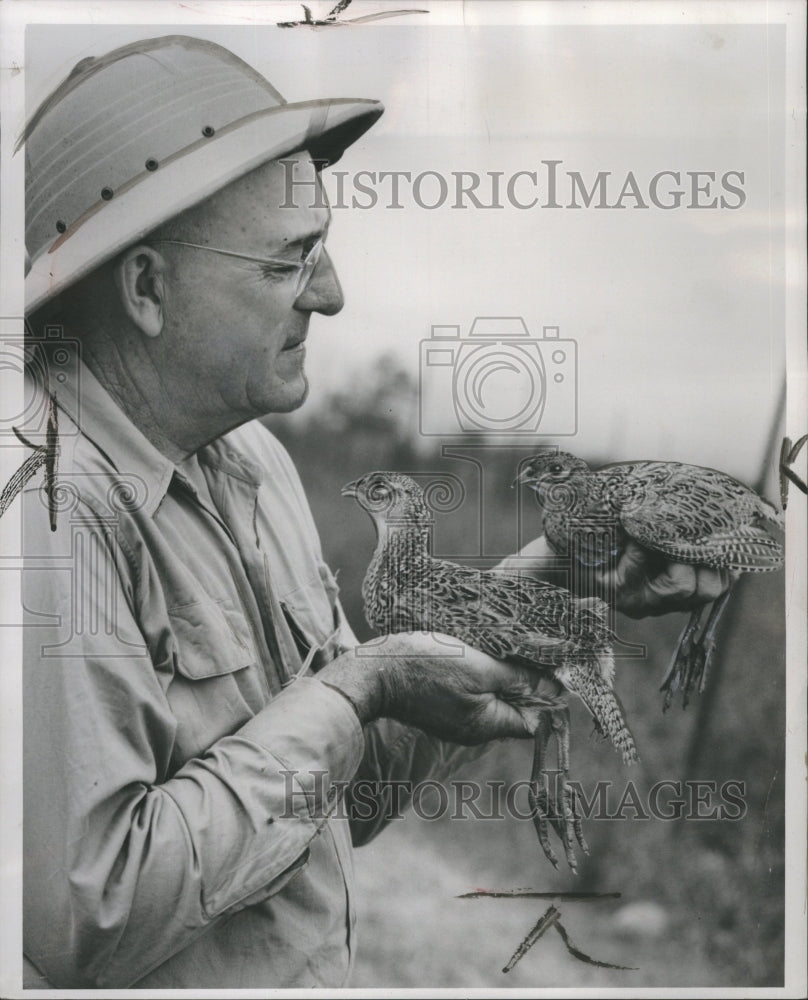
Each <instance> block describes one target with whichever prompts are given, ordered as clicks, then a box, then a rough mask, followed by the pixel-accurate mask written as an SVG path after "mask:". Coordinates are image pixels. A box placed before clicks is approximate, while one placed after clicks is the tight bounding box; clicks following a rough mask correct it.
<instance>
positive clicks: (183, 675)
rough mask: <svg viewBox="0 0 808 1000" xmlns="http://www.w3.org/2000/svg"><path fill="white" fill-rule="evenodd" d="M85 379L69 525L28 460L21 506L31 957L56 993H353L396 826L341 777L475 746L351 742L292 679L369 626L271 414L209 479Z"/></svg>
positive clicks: (71, 452) (227, 441) (314, 690)
mask: <svg viewBox="0 0 808 1000" xmlns="http://www.w3.org/2000/svg"><path fill="white" fill-rule="evenodd" d="M80 386H81V391H80V392H79V391H78V390H77V388H76V384H75V382H74V381H73V380H72V379H68V380H67V382H66V383H65V384H64V385H60V386H59V387H58V404H59V409H60V412H59V444H60V457H59V470H58V486H59V491H58V496H57V499H58V514H57V530H56V531H55V532H51V530H50V527H49V523H48V510H47V504H46V502H45V501H44V498H43V494H42V491H41V489H40V486H41V478H40V477H39V476H37V477H36V478H35V479H34V480H32V481H31V482H30V483H29V485H28V487H27V489H26V491H25V494H24V496H23V503H24V514H23V520H24V542H23V544H24V549H23V551H24V554H25V559H26V562H25V572H24V574H23V577H24V580H23V593H24V605H25V615H26V617H25V624H26V628H25V632H24V686H25V687H24V744H25V757H24V795H25V802H24V841H25V872H24V900H25V903H24V948H25V953H26V956H27V958H28V959H29V960H30V961H31V962H33V964H34V965H35V966H36V967H37V969H38V970H39V971H40V972H41V973H42V974H44V975H45V976H46V977H47V978H48V979H49V981H50V982H51V983H53V984H54V985H57V986H65V987H71V986H72V987H106V988H111V987H127V986H131V985H135V984H137V985H138V986H143V987H147V986H148V987H160V988H171V987H209V988H215V987H220V988H224V987H229V988H237V987H263V988H272V987H292V986H294V987H307V986H323V987H339V986H343V985H345V983H346V982H347V979H348V976H349V972H350V968H351V963H352V959H353V954H354V950H355V913H354V909H353V905H352V891H353V872H352V839H353V841H354V843H362V842H364V841H366V840H368V839H370V837H372V836H373V835H375V833H376V832H377V831H378V830H379V829H380V828H381V826H382V825H383V816H382V815H380V814H379V815H375V816H374V817H373V818H371V819H369V820H367V821H366V822H364V823H363V822H361V821H359V820H353V819H352V820H351V821H350V822H349V820H348V819H346V818H343V817H342V816H340V815H336V814H334V810H335V808H336V806H337V804H338V801H339V797H338V796H334V795H333V789H331V788H330V783H331V782H332V781H335V780H336V781H351V780H352V779H353V780H356V779H357V778H367V779H371V780H384V779H391V780H398V779H402V778H411V779H412V780H414V781H417V780H419V779H421V778H423V777H426V776H430V775H436V774H440V773H447V772H448V770H449V768H450V767H451V764H452V762H453V761H454V760H455V759H456V758H458V757H459V756H461V755H462V756H468V751H467V750H466V749H465V748H457V747H453V746H451V745H449V744H443V743H440V742H439V741H437V740H434V739H432V738H430V737H427V736H426V735H424V734H423V733H421V732H419V731H418V730H414V729H408V728H406V727H404V726H401V725H399V724H397V723H395V722H392V721H391V720H382V721H380V722H378V723H375V724H374V725H372V726H369V727H366V729H365V732H364V733H363V730H362V727H361V726H360V724H359V720H358V718H357V716H356V714H355V712H354V710H353V708H352V707H351V705H350V703H349V702H348V701H347V700H346V699H345V698H344V697H343V696H342V695H341V694H339V693H338V692H337V691H335V690H333V689H332V688H330V687H328V686H326V685H324V684H322V683H321V682H319V681H318V680H317V679H316V676H312V675H311V673H310V672H309V673H308V675H306V676H299V675H300V674H302V673H305V672H306V670H305V668H307V667H309V666H310V667H311V669H317V668H318V667H319V666H321V665H322V664H323V663H325V662H328V660H330V659H332V658H333V657H334V656H335V655H337V654H338V653H339V652H340V651H341V650H342V649H344V648H346V647H347V646H348V645H350V644H351V643H352V642H354V641H355V640H354V638H353V636H352V634H351V632H350V629H349V628H348V627H347V625H346V623H345V621H344V618H343V617H342V613H341V609H340V605H339V601H338V597H337V586H336V583H335V580H334V577H333V575H332V574H331V572H330V570H329V569H328V567H327V566H326V565H325V563H324V561H323V558H322V554H321V550H320V544H319V540H318V537H317V532H316V529H315V526H314V522H313V520H312V517H311V513H310V511H309V508H308V504H307V502H306V499H305V496H304V493H303V490H302V487H301V484H300V482H299V479H298V476H297V474H296V471H295V469H294V467H293V465H292V462H291V460H290V459H289V457H288V455H287V454H286V452H285V451H284V449H283V448H282V447H281V446H280V444H279V443H278V442H277V440H276V439H275V438H274V437H273V436H272V435H271V434H270V433H269V431H267V430H266V428H264V427H263V426H262V425H260V424H258V423H252V424H248V425H244V426H243V427H241V428H239V429H238V430H236V431H233V432H232V433H231V434H228V435H226V436H225V437H223V438H221V439H220V440H218V441H216V442H214V443H213V444H211V445H209V446H207V447H206V448H203V449H202V450H201V451H200V452H199V453H198V459H199V465H200V468H201V470H202V472H203V474H204V479H205V484H206V487H207V490H205V491H203V490H201V489H200V490H197V489H196V488H195V487H194V485H193V483H192V481H191V480H190V479H188V478H186V477H185V476H184V475H183V474H182V472H181V471H180V469H178V468H177V467H175V466H174V465H173V464H172V463H171V462H170V461H169V460H168V459H167V458H165V457H164V456H163V455H162V454H161V453H160V452H158V451H157V450H156V449H155V448H154V447H153V446H152V445H151V444H150V442H149V441H148V440H147V439H146V438H145V437H144V436H143V435H142V434H141V433H140V432H139V431H138V430H137V429H136V428H135V427H134V426H133V425H132V423H131V422H130V421H129V420H128V419H127V418H126V416H125V415H124V414H123V413H122V411H121V410H120V409H119V408H118V407H117V406H116V405H115V404H114V403H113V401H112V400H111V398H110V397H109V396H108V395H107V393H106V392H105V391H104V390H103V389H102V388H101V386H100V385H99V384H98V382H97V381H96V380H95V379H94V378H93V376H92V375H91V374H90V373H89V371H87V370H86V369H84V368H81V369H80ZM194 478H195V477H194ZM203 493H206V494H207V495H203ZM312 652H313V653H314V654H315V655H313V656H312ZM307 660H309V661H311V663H310V664H309V663H307V662H306V661H307ZM323 773H324V777H323V776H322V775H323ZM346 796H347V797H348V798H350V790H349V791H348V792H347V793H346ZM343 811H344V810H343ZM35 982H36V981H35V980H34V981H32V985H34V984H35Z"/></svg>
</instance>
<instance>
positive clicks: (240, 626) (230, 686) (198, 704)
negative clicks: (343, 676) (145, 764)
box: [166, 600, 269, 774]
mask: <svg viewBox="0 0 808 1000" xmlns="http://www.w3.org/2000/svg"><path fill="white" fill-rule="evenodd" d="M168 617H169V623H170V626H171V631H172V633H173V643H174V650H173V655H172V661H173V662H172V667H173V670H172V677H171V679H170V680H169V681H168V684H167V688H166V697H167V699H168V702H169V705H170V706H171V711H172V712H173V714H174V717H175V719H176V720H177V728H176V731H175V734H174V740H173V744H172V748H171V754H170V762H169V774H173V773H175V772H176V771H177V770H178V769H179V768H180V767H181V766H182V765H183V764H184V763H185V762H186V761H188V760H189V759H191V758H192V757H199V756H201V755H202V754H204V753H205V752H206V751H207V750H208V749H209V748H210V747H211V746H212V745H213V743H215V742H216V740H218V739H220V738H221V737H223V736H226V735H229V734H230V733H233V732H235V731H236V730H237V729H238V728H239V727H240V726H242V725H244V723H245V722H247V720H248V719H250V718H252V717H253V716H254V715H255V714H256V712H259V711H260V710H261V709H262V708H263V707H264V705H265V704H266V703H267V700H268V697H269V695H268V689H267V682H266V678H265V676H264V673H263V670H262V669H261V668H260V659H259V657H257V656H256V654H255V647H254V645H253V642H252V636H251V633H250V626H249V623H248V622H247V620H246V618H245V617H244V615H243V613H242V612H241V611H240V610H238V609H236V608H235V607H233V606H232V605H229V604H228V603H226V602H219V601H213V600H205V601H201V602H195V603H193V604H184V605H181V606H179V607H175V608H172V609H171V610H170V611H169V613H168Z"/></svg>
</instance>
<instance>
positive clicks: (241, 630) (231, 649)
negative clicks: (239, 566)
mask: <svg viewBox="0 0 808 1000" xmlns="http://www.w3.org/2000/svg"><path fill="white" fill-rule="evenodd" d="M168 616H169V619H170V620H171V628H172V631H173V633H174V638H175V640H176V651H175V653H174V668H175V670H176V671H177V673H179V674H182V676H183V677H187V678H188V679H190V680H204V679H205V678H207V677H221V676H223V675H224V674H232V673H235V672H236V671H237V670H243V669H244V668H245V667H249V666H250V665H251V664H253V663H255V660H256V657H255V651H254V649H253V644H252V636H251V634H250V626H249V624H248V623H247V619H246V618H245V617H244V615H243V614H242V613H241V612H240V611H238V610H236V609H235V608H234V607H232V606H228V605H227V604H225V603H223V602H219V601H198V602H195V603H194V604H184V605H182V606H181V607H178V608H172V609H171V611H169V613H168Z"/></svg>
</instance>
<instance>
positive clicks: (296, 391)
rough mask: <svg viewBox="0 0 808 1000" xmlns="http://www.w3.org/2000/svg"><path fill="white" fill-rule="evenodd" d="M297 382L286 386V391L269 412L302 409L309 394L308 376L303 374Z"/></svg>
mask: <svg viewBox="0 0 808 1000" xmlns="http://www.w3.org/2000/svg"><path fill="white" fill-rule="evenodd" d="M295 382H296V383H298V384H297V385H295V386H292V385H287V386H286V387H285V389H286V391H285V392H284V393H283V394H281V395H280V398H279V399H277V400H274V401H273V404H272V406H271V408H270V409H269V410H267V413H292V412H294V411H295V410H299V409H300V407H301V406H302V405H303V404H304V403H305V402H306V400H307V399H308V396H309V380H308V376H306V375H303V374H301V375H300V377H299V378H298V379H296V380H295Z"/></svg>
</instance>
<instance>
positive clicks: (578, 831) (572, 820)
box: [552, 707, 589, 874]
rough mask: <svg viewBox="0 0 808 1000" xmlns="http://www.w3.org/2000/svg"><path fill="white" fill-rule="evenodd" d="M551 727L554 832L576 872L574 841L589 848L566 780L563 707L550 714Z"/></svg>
mask: <svg viewBox="0 0 808 1000" xmlns="http://www.w3.org/2000/svg"><path fill="white" fill-rule="evenodd" d="M552 726H553V732H554V733H555V737H556V748H557V753H558V780H559V781H560V783H561V789H560V793H561V794H560V799H561V814H560V816H558V826H557V827H556V832H557V833H558V835H559V836H560V837H561V840H562V842H563V844H564V853H565V855H566V858H567V864H568V865H569V866H570V868H571V869H572V870H573V872H575V873H576V874H577V872H578V865H577V861H576V858H575V843H576V842H577V843H578V846H579V847H580V848H581V850H582V851H583V852H584V854H589V847H588V845H587V843H586V841H585V840H584V831H583V825H582V823H581V815H580V813H579V812H578V802H577V799H576V798H575V794H574V793H573V791H572V789H571V788H570V786H569V783H568V781H567V778H568V777H569V771H570V713H569V709H568V708H566V707H564V708H563V709H558V710H557V711H554V712H553V713H552ZM554 825H555V824H554Z"/></svg>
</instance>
